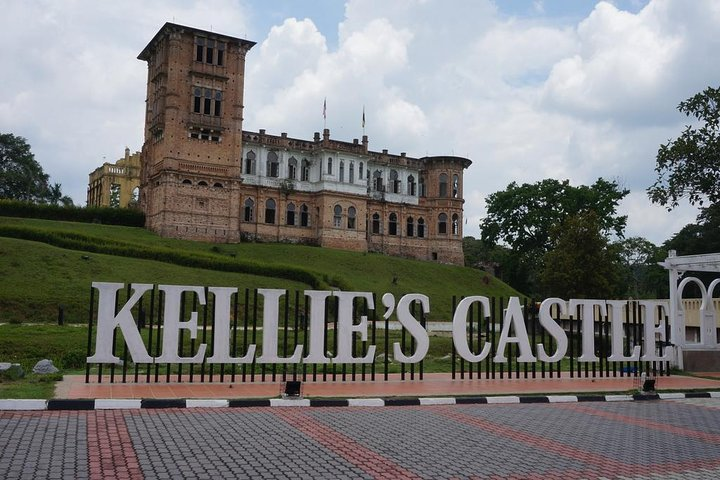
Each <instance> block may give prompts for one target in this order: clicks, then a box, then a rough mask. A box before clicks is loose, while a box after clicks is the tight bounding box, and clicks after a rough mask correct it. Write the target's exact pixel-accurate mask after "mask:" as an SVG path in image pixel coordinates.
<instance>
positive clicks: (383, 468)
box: [275, 408, 421, 480]
mask: <svg viewBox="0 0 720 480" xmlns="http://www.w3.org/2000/svg"><path fill="white" fill-rule="evenodd" d="M275 415H276V416H278V417H280V418H282V419H283V420H285V421H286V422H287V423H289V424H290V425H292V426H293V427H295V428H296V429H298V430H300V431H301V432H303V433H304V434H305V435H307V436H309V437H311V438H312V439H314V440H315V441H317V442H318V443H320V444H321V445H322V446H323V447H325V448H327V449H329V450H332V451H333V452H335V453H337V454H338V455H340V456H341V457H342V458H344V459H345V460H347V461H348V462H350V463H352V464H353V465H355V466H356V467H358V468H360V469H362V470H363V471H364V472H366V473H367V474H368V475H370V476H372V477H373V478H378V479H383V478H386V479H403V480H405V479H407V480H413V479H419V478H421V477H418V476H417V475H415V474H414V473H412V472H410V471H409V470H406V469H404V468H403V467H401V466H400V465H398V464H396V463H395V462H393V461H392V460H391V459H389V458H386V457H383V456H382V455H380V454H378V453H376V452H374V451H372V450H370V449H369V448H367V447H365V446H363V445H361V444H359V443H357V442H355V441H354V440H352V439H350V438H348V437H347V436H345V435H343V434H342V433H340V432H338V431H336V430H333V429H332V428H330V427H328V426H326V425H323V424H322V423H320V422H318V421H317V420H315V419H313V418H312V417H310V416H308V415H306V414H304V413H302V412H301V411H298V410H296V409H294V408H293V409H284V408H279V409H277V412H276V413H275Z"/></svg>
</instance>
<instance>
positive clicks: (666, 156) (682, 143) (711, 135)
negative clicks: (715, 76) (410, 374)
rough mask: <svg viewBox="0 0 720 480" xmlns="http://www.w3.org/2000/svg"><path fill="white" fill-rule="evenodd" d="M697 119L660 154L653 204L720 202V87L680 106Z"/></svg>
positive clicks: (706, 91)
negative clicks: (681, 201) (686, 201)
mask: <svg viewBox="0 0 720 480" xmlns="http://www.w3.org/2000/svg"><path fill="white" fill-rule="evenodd" d="M678 110H679V111H680V112H682V113H684V114H685V115H686V116H687V117H692V118H694V123H695V125H686V126H685V130H683V132H682V134H681V135H680V136H679V137H678V138H677V139H675V140H671V141H668V143H666V144H664V145H661V146H660V149H659V150H658V153H657V158H656V164H655V172H656V173H657V176H658V177H657V180H656V181H655V183H654V184H653V185H652V186H650V187H649V188H648V190H647V193H648V196H649V197H650V200H651V201H652V202H653V203H657V204H660V205H664V206H666V207H667V208H668V209H669V210H670V209H672V208H674V207H676V206H678V204H679V200H680V199H682V198H687V200H688V201H689V202H690V203H691V204H692V205H695V204H698V205H703V204H704V202H705V201H709V203H717V202H720V88H711V87H708V88H706V89H705V90H704V91H703V92H701V93H698V94H696V95H694V96H693V97H690V98H688V99H687V100H685V101H684V102H681V103H680V105H678Z"/></svg>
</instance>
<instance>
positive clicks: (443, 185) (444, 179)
mask: <svg viewBox="0 0 720 480" xmlns="http://www.w3.org/2000/svg"><path fill="white" fill-rule="evenodd" d="M447 183H448V176H447V175H446V174H444V173H441V174H440V180H439V183H438V186H439V188H440V196H441V197H447V196H448V184H447Z"/></svg>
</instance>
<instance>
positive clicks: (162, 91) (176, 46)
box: [138, 23, 255, 242]
mask: <svg viewBox="0 0 720 480" xmlns="http://www.w3.org/2000/svg"><path fill="white" fill-rule="evenodd" d="M253 45H255V43H254V42H250V41H247V40H243V39H240V38H235V37H229V36H227V35H221V34H218V33H213V32H208V31H204V30H199V29H197V28H192V27H186V26H182V25H176V24H173V23H166V24H165V25H164V26H163V27H162V28H161V29H160V30H159V31H158V33H157V34H156V35H155V37H154V38H153V39H152V40H151V41H150V43H149V44H148V45H147V46H146V47H145V49H144V50H143V51H142V52H141V53H140V55H139V56H138V59H140V60H143V61H146V62H147V64H148V81H147V100H146V112H145V142H144V144H143V148H142V156H141V180H140V181H141V194H140V202H141V206H142V208H143V211H144V212H145V214H146V224H147V227H148V228H149V229H151V230H153V231H155V232H157V233H158V234H160V235H162V236H166V237H178V238H190V239H196V240H207V241H214V242H232V241H238V240H239V226H238V222H239V218H240V160H241V158H242V120H243V90H244V83H245V55H246V54H247V52H248V51H249V50H250V48H252V47H253Z"/></svg>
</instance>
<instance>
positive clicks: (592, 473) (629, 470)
mask: <svg viewBox="0 0 720 480" xmlns="http://www.w3.org/2000/svg"><path fill="white" fill-rule="evenodd" d="M564 407H565V408H571V409H580V410H581V411H583V410H584V409H583V408H582V407H578V406H576V405H567V404H566V405H564ZM434 408H437V412H438V413H440V414H442V415H444V416H446V417H448V418H451V419H453V420H455V421H458V422H461V423H463V424H466V425H472V426H475V427H477V428H480V429H482V430H485V431H487V432H490V433H493V434H495V435H499V436H503V437H505V438H509V439H511V440H513V441H516V442H521V443H524V444H526V445H528V446H530V447H533V448H536V449H540V450H544V451H547V452H550V453H554V454H556V455H561V456H564V457H566V458H570V459H573V460H579V461H582V462H585V463H588V464H590V465H592V466H593V467H595V468H597V470H595V469H591V470H588V471H570V470H563V471H558V472H552V471H550V472H547V473H543V474H542V476H538V477H537V478H543V479H548V478H558V479H568V478H583V479H606V478H615V477H630V476H643V477H645V476H647V475H652V474H658V475H660V474H662V475H668V474H672V473H681V472H686V471H697V470H699V469H704V468H717V467H720V460H717V459H714V460H690V461H685V462H673V463H664V464H655V465H639V464H628V463H625V462H620V461H616V460H613V459H611V458H608V457H605V456H603V455H599V454H595V453H592V452H588V451H586V450H582V449H578V448H575V447H572V446H570V445H566V444H563V443H560V442H556V441H554V440H551V439H549V438H545V437H541V436H538V435H533V434H529V433H526V432H522V431H519V430H516V429H513V428H508V427H504V426H502V425H499V424H496V423H493V422H490V421H488V420H485V419H482V418H478V417H474V416H471V415H467V414H465V413H462V412H461V411H458V410H457V409H451V408H448V407H434ZM585 413H589V412H585ZM602 413H606V412H602ZM602 416H603V417H606V416H605V415H602ZM607 417H613V414H609V415H608V416H607ZM617 417H618V418H613V420H620V419H621V418H622V420H621V421H625V419H630V418H631V417H627V416H623V415H617ZM633 420H635V419H633ZM631 423H633V424H634V425H638V426H642V427H646V423H645V421H644V420H640V421H633V422H631ZM650 423H651V426H650V428H656V429H662V430H663V431H666V432H672V433H679V432H676V431H675V430H674V429H675V428H679V427H673V426H669V425H663V424H658V423H654V422H650ZM679 430H680V431H682V432H683V433H684V434H685V435H688V434H690V433H692V435H689V436H692V437H695V438H701V439H703V440H706V439H705V438H703V436H704V435H709V434H705V433H704V432H698V431H693V430H690V429H679ZM714 441H715V440H713V442H714ZM498 478H505V479H507V478H513V477H498ZM517 478H534V477H528V476H526V475H523V476H522V477H517Z"/></svg>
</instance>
